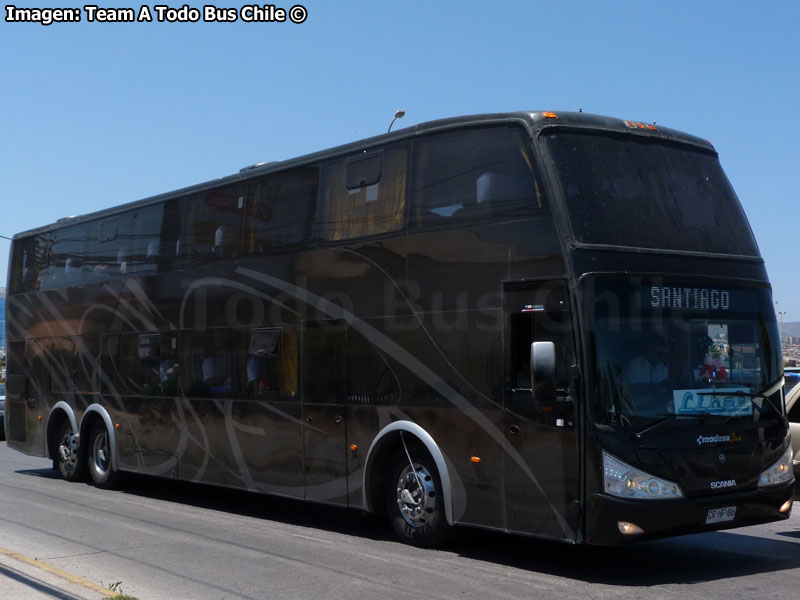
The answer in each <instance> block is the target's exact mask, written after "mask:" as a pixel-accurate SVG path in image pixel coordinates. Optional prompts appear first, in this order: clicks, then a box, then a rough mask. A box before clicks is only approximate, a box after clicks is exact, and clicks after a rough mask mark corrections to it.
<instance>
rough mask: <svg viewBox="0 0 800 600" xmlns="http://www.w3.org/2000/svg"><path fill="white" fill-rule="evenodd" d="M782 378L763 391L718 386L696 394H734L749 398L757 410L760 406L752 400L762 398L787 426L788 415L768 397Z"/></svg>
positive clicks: (759, 409)
mask: <svg viewBox="0 0 800 600" xmlns="http://www.w3.org/2000/svg"><path fill="white" fill-rule="evenodd" d="M782 379H783V378H781V379H777V380H775V381H774V382H773V383H772V385H769V386H767V388H766V389H765V390H764V391H763V392H743V391H742V390H735V391H728V392H726V391H725V389H724V388H720V389H719V390H717V391H716V392H698V393H697V395H698V396H736V397H739V398H742V397H746V398H750V403H751V405H752V406H754V407H755V408H756V409H758V411H759V412H763V411H762V410H761V407H760V406H758V405H757V404H756V403H755V402H753V398H763V399H764V400H766V401H767V404H769V405H770V407H771V408H772V410H774V411H775V414H777V415H778V416H779V417H780V418H781V421H783V423H784V424H785V425H787V426H788V425H789V419H788V417H787V416H786V415H784V414H783V411H782V410H781V409H780V407H778V406H775V405H774V404H773V403H772V400H771V399H770V396H771V395H772V394H774V393H775V392H776V391H777V390H776V389H775V388H776V387H779V386H780V384H781V380H782ZM769 392H772V394H770V395H769V396H768V395H767V394H768V393H769Z"/></svg>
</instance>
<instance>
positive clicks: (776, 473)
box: [758, 446, 794, 487]
mask: <svg viewBox="0 0 800 600" xmlns="http://www.w3.org/2000/svg"><path fill="white" fill-rule="evenodd" d="M793 477H794V474H793V473H792V447H791V446H789V447H788V448H786V452H784V453H783V456H781V458H780V460H779V461H778V462H776V463H775V464H774V465H772V466H771V467H770V468H769V469H767V470H766V471H764V472H763V473H761V475H760V476H759V477H758V487H769V486H771V485H778V484H779V483H786V482H787V481H791V480H792V478H793Z"/></svg>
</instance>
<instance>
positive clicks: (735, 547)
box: [17, 469, 800, 587]
mask: <svg viewBox="0 0 800 600" xmlns="http://www.w3.org/2000/svg"><path fill="white" fill-rule="evenodd" d="M17 472H18V473H21V474H26V475H31V476H36V477H44V478H58V474H57V473H55V472H54V471H52V470H51V469H29V470H20V471H17ZM120 492H121V493H124V494H130V495H134V496H142V497H147V498H152V499H156V500H161V501H165V502H173V503H178V504H183V505H187V506H194V507H197V508H203V509H208V510H215V511H221V512H227V513H230V514H237V515H242V516H246V517H252V518H257V519H264V520H266V521H274V522H280V523H285V524H288V525H294V526H298V527H305V528H309V529H319V530H323V531H328V532H333V533H339V534H342V535H348V536H353V537H360V538H363V539H369V540H374V541H381V542H387V543H390V544H395V543H396V544H400V542H399V541H397V538H396V537H395V535H394V532H393V531H392V530H391V528H390V527H389V525H388V522H387V521H386V519H385V518H383V517H377V516H373V515H365V514H364V513H362V512H360V511H357V510H351V509H347V508H341V507H336V506H328V505H321V504H312V503H306V502H302V501H299V500H293V499H289V498H279V497H275V496H268V495H263V494H256V493H251V492H245V491H241V490H231V489H227V488H220V487H215V486H208V485H201V484H193V483H186V482H178V481H171V480H164V479H158V478H153V477H145V476H138V475H137V476H131V475H129V476H127V477H126V479H125V484H124V486H123V487H122V489H121V491H120ZM120 492H117V493H120ZM112 493H113V492H112ZM784 524H785V526H786V531H778V532H775V535H779V536H783V537H785V538H786V540H782V539H774V538H769V537H757V536H753V535H746V534H743V533H737V532H736V530H730V531H726V532H709V533H703V534H695V535H688V536H681V537H676V538H668V539H664V540H653V541H647V542H640V543H634V544H632V545H627V546H619V547H592V546H575V545H569V544H562V543H558V542H549V541H542V540H536V539H533V538H525V537H521V536H512V535H506V534H503V533H495V532H491V531H485V530H478V529H469V528H458V529H457V530H456V534H455V536H454V539H453V540H452V541H451V543H450V544H449V545H448V546H447V547H446V548H444V549H443V550H442V551H441V552H442V553H445V554H455V555H458V556H462V557H464V558H467V559H470V560H475V561H480V562H486V563H493V564H498V565H503V566H506V567H511V568H515V569H520V570H523V571H529V572H532V573H541V574H546V575H553V576H557V577H565V578H569V579H576V580H581V581H585V582H587V583H599V584H605V585H610V586H627V587H639V586H642V587H644V586H653V585H667V584H687V583H702V582H711V581H717V580H722V579H729V578H732V577H742V576H747V575H756V574H760V573H770V572H776V571H782V570H786V569H796V568H800V532H798V531H796V530H792V529H791V528H792V527H793V526H796V525H795V522H794V520H792V521H786V522H784ZM430 552H431V554H432V555H431V560H432V561H435V560H436V555H437V554H438V553H439V551H430Z"/></svg>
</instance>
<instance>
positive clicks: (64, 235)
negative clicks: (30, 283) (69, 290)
mask: <svg viewBox="0 0 800 600" xmlns="http://www.w3.org/2000/svg"><path fill="white" fill-rule="evenodd" d="M53 237H54V240H53V246H52V248H51V249H50V252H49V254H48V257H47V267H46V268H45V269H43V270H42V271H41V274H40V283H41V288H42V289H45V290H48V289H55V288H63V287H69V286H72V285H79V284H80V283H81V280H82V273H83V263H84V258H85V256H84V248H83V246H84V239H85V237H86V226H85V225H84V224H83V223H80V224H78V225H70V226H69V227H64V228H62V229H57V230H56V231H55V232H54V236H53Z"/></svg>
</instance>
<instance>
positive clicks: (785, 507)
mask: <svg viewBox="0 0 800 600" xmlns="http://www.w3.org/2000/svg"><path fill="white" fill-rule="evenodd" d="M790 510H792V501H791V500H787V501H786V502H784V503H783V504H782V505H781V512H782V513H785V512H787V511H790Z"/></svg>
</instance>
